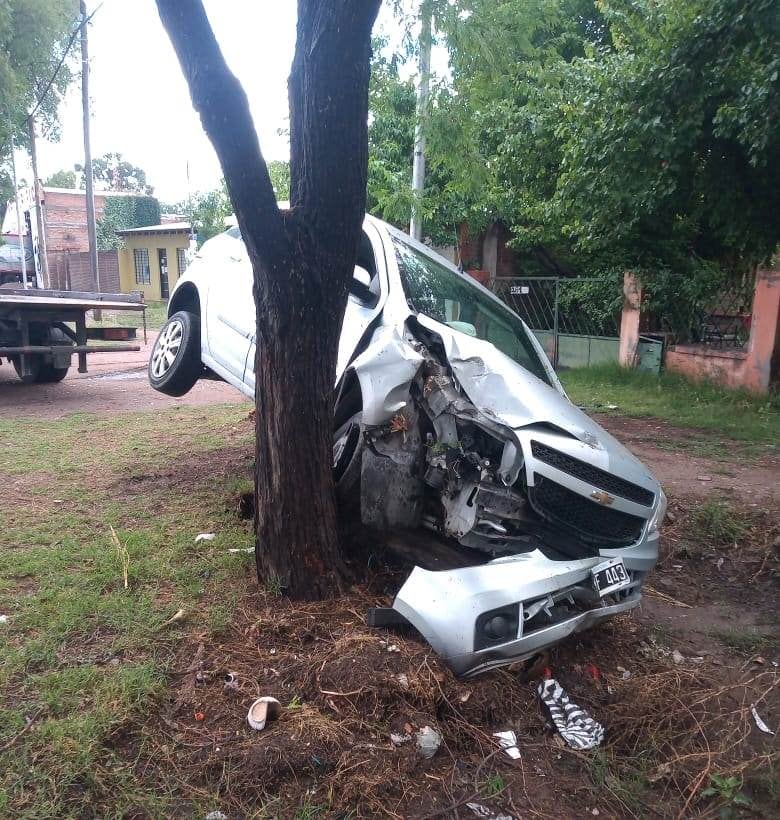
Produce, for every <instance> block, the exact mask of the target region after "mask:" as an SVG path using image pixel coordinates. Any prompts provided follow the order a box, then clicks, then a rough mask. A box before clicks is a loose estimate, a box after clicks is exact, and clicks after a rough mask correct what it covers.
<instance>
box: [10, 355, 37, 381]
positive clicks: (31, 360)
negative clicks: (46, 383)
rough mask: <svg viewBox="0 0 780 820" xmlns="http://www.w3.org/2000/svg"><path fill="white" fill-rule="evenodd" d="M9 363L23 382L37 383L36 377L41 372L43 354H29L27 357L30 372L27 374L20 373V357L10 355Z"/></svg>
mask: <svg viewBox="0 0 780 820" xmlns="http://www.w3.org/2000/svg"><path fill="white" fill-rule="evenodd" d="M11 363H12V364H13V366H14V370H15V371H16V375H17V376H18V377H19V378H20V379H21V380H22V382H24V384H37V383H38V377H39V376H40V373H41V365H42V364H43V356H42V355H41V354H40V353H36V354H35V355H30V356H28V357H27V363H28V364H29V369H30V372H29V373H28V374H27V375H22V357H21V356H11Z"/></svg>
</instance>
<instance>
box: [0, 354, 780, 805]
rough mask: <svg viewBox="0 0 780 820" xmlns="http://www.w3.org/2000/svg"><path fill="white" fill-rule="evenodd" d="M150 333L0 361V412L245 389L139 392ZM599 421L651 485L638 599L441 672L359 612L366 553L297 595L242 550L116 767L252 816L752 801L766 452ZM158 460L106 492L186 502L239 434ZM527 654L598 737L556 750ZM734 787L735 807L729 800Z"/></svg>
mask: <svg viewBox="0 0 780 820" xmlns="http://www.w3.org/2000/svg"><path fill="white" fill-rule="evenodd" d="M151 341H152V339H150V342H151ZM148 351H149V346H147V347H146V348H145V349H144V350H143V351H141V352H140V353H136V354H112V355H110V356H104V357H103V358H98V357H97V356H95V357H94V358H93V360H92V364H91V366H90V371H91V372H90V373H89V374H87V375H79V374H77V373H75V372H72V373H71V374H69V376H68V378H66V379H65V381H64V382H63V383H61V384H59V385H52V386H29V387H25V386H23V385H21V384H20V383H19V382H18V380H17V379H16V377H15V374H14V373H13V370H12V369H11V368H9V367H8V366H3V367H0V413H3V414H4V415H5V416H13V417H18V416H22V415H23V416H27V417H34V418H39V419H41V420H42V422H44V423H45V421H46V420H47V419H54V418H58V417H62V416H64V415H68V414H70V413H76V412H95V413H102V414H111V415H116V414H119V413H122V412H128V411H144V410H157V409H161V408H169V407H177V406H183V405H196V406H204V405H210V404H220V403H225V402H242V401H244V399H243V398H242V397H241V396H240V395H239V394H238V392H237V391H235V390H234V389H233V388H231V387H228V386H227V385H224V384H220V383H216V382H205V383H202V384H200V385H198V386H197V387H196V388H195V389H194V390H193V391H192V392H191V393H190V394H189V395H187V396H186V397H184V398H182V399H169V398H167V397H165V396H162V395H160V394H158V393H156V392H155V391H153V390H152V389H151V388H150V387H149V386H148V383H147V381H146V374H145V361H146V357H147V356H148ZM598 420H599V422H600V423H602V424H603V425H604V426H605V427H606V428H607V429H608V430H609V431H610V432H611V433H612V434H613V435H615V436H616V437H617V438H618V439H619V440H621V441H623V442H624V443H625V444H626V445H627V446H628V447H629V448H630V449H631V450H632V451H633V452H634V453H636V455H637V456H638V457H639V458H641V459H642V460H643V461H644V462H645V463H646V464H647V465H648V467H649V468H650V469H651V470H652V471H653V472H654V473H655V474H656V476H657V477H658V478H659V479H660V481H661V482H662V483H663V485H664V486H665V488H666V490H667V493H668V494H669V495H670V497H671V505H670V513H671V514H670V516H669V518H668V520H667V524H666V526H665V527H664V547H663V555H662V558H661V561H660V562H659V565H658V567H657V568H656V570H655V571H654V573H653V574H652V576H651V577H650V579H649V581H648V585H647V587H646V590H645V592H646V594H645V596H644V600H643V604H642V607H641V610H640V611H638V612H635V613H633V614H631V615H628V616H623V617H620V618H617V619H615V620H614V621H611V622H608V623H606V624H604V625H603V626H602V627H600V628H598V629H595V630H592V631H590V632H587V633H584V634H582V635H579V636H575V637H573V638H571V639H570V640H567V641H566V642H564V643H563V644H562V645H561V646H559V647H556V648H555V649H554V650H553V651H552V652H551V653H550V655H549V656H548V657H545V658H543V659H542V666H540V667H537V668H536V669H534V670H532V673H531V674H530V675H529V674H528V670H522V669H514V670H513V669H509V670H500V671H497V672H492V673H489V674H486V675H483V676H480V677H479V678H476V679H474V680H473V681H458V680H456V679H455V678H454V677H453V676H452V675H451V674H450V673H449V671H448V670H447V669H446V668H445V667H444V665H443V664H442V663H441V662H440V661H439V660H438V658H436V656H435V655H434V654H433V653H432V652H431V650H430V648H429V647H427V646H426V645H425V644H424V643H423V642H421V641H419V640H418V639H416V638H415V637H414V636H413V635H408V634H403V633H397V632H393V631H385V630H375V629H370V628H369V627H368V626H367V625H366V622H365V612H366V609H367V608H368V607H369V606H372V605H376V604H385V605H386V604H387V603H389V601H390V600H391V598H392V593H393V590H394V589H397V585H398V576H397V574H393V573H392V572H389V573H387V574H383V573H382V572H377V573H375V574H374V576H373V577H372V578H371V580H370V582H369V583H368V584H364V585H361V586H360V587H356V588H354V589H352V590H351V591H349V594H347V595H345V596H343V597H342V598H340V599H339V600H338V601H337V602H332V601H331V602H327V603H324V604H311V605H303V606H301V605H297V604H291V603H290V602H288V601H286V600H284V599H283V598H280V597H278V596H277V595H275V594H274V593H273V591H272V590H266V589H263V588H260V587H258V585H257V582H256V578H255V575H254V571H253V568H252V567H251V563H250V564H248V565H247V568H246V574H245V577H240V578H235V579H231V580H230V581H229V582H227V583H226V585H225V588H224V589H223V590H222V594H225V595H232V596H233V597H234V598H235V599H236V600H237V609H236V611H235V614H234V615H233V616H232V618H231V620H230V622H229V623H228V624H227V625H226V627H225V629H224V631H223V632H221V633H220V634H219V635H218V636H217V637H216V638H214V639H208V640H207V639H205V638H204V637H203V633H202V630H200V629H199V628H198V625H197V624H198V621H199V619H198V618H196V617H195V615H194V613H193V614H192V615H191V616H190V617H191V622H192V623H193V628H192V630H191V632H190V633H189V634H188V636H187V637H186V638H185V639H184V640H182V641H181V644H180V647H179V650H178V653H177V657H176V662H175V664H174V669H175V671H174V672H172V674H171V676H170V677H171V680H170V689H169V690H168V694H167V695H166V697H165V698H163V699H161V701H160V702H159V703H158V704H157V706H156V708H155V709H152V710H151V711H150V712H149V714H148V716H146V719H145V721H144V723H143V725H142V726H137V725H129V726H127V727H126V729H125V730H124V731H123V732H121V733H119V734H117V736H116V737H115V738H114V739H113V740H112V743H113V744H114V746H115V749H116V751H117V753H118V754H119V755H120V757H121V758H122V759H123V760H124V761H125V765H126V766H127V767H128V770H132V771H133V772H134V775H133V776H137V777H139V778H140V779H141V780H142V781H143V783H144V784H145V788H149V789H150V790H153V791H156V792H159V793H170V794H171V795H173V796H175V800H176V801H177V804H178V806H179V810H178V811H177V812H176V816H191V812H190V811H189V810H188V807H190V806H191V805H192V801H197V800H198V799H201V798H202V796H203V794H204V793H208V794H213V795H217V796H218V802H217V803H216V806H218V807H219V808H220V810H222V811H223V812H225V813H226V815H227V816H229V817H231V818H233V817H247V816H258V815H257V814H256V809H258V807H259V806H260V804H261V803H264V804H265V805H266V806H268V807H269V809H268V811H269V812H270V813H267V814H264V815H262V816H269V817H273V816H278V817H284V818H286V817H293V818H296V820H297V819H298V818H301V820H303V819H304V818H315V817H353V816H360V817H379V816H384V817H393V818H406V817H410V818H411V817H430V818H433V817H460V818H470V817H482V818H493V820H497V818H518V820H519V818H521V817H522V818H525V817H540V818H575V817H599V816H600V817H602V818H603V817H610V818H612V817H615V818H618V817H646V816H657V817H669V816H677V817H692V816H701V817H715V816H717V815H718V813H719V812H720V815H721V816H723V817H740V816H753V817H758V816H770V815H771V813H772V810H771V805H772V804H773V803H772V801H773V800H776V798H777V780H776V774H775V775H773V774H772V772H773V769H772V766H776V765H777V759H778V748H777V736H778V735H775V736H773V737H770V736H768V735H765V734H762V733H761V732H760V731H759V730H758V729H757V728H756V725H755V723H754V720H753V717H752V714H751V712H750V708H749V707H750V704H751V703H756V704H757V706H758V708H759V711H760V713H761V715H762V717H763V719H764V720H765V721H766V722H767V723H768V724H769V725H770V726H771V728H773V729H775V730H777V729H778V726H780V722H779V721H780V698H778V688H780V687H779V684H780V680H779V678H780V676H779V675H778V671H777V663H778V662H780V646H779V645H778V640H777V621H778V615H780V608H779V606H780V601H779V598H778V595H777V578H778V566H779V565H778V555H777V545H778V533H779V532H780V529H779V528H778V517H777V511H778V493H779V492H780V486H779V485H780V482H779V481H778V478H779V477H780V461H778V458H777V456H776V455H765V454H763V453H761V452H759V453H755V452H753V453H751V454H750V455H749V456H747V455H745V454H744V453H743V450H742V448H741V445H736V444H735V443H734V442H730V441H721V440H719V439H718V438H717V437H715V436H712V435H711V434H704V433H701V432H697V431H691V430H683V429H679V428H675V427H674V426H673V425H670V424H666V423H662V422H660V421H657V420H641V419H629V418H625V417H616V416H600V417H598ZM242 424H244V425H250V424H251V422H249V420H248V419H245V420H244V421H243V422H242ZM166 459H167V456H166V455H165V453H164V452H163V454H162V457H161V460H160V463H157V462H155V463H154V469H153V470H152V471H151V472H150V474H149V475H148V476H147V475H140V474H135V473H126V474H123V475H122V478H121V481H122V482H125V483H124V484H123V485H117V486H116V488H115V489H116V491H117V493H120V494H122V493H123V494H124V497H126V498H130V497H131V496H132V494H133V493H138V492H139V491H140V489H139V488H140V487H141V486H143V487H144V488H145V489H144V491H145V492H150V488H149V487H146V486H145V485H146V483H149V482H152V483H154V482H156V483H158V484H159V487H158V490H159V492H160V493H161V494H164V496H165V497H166V498H171V499H177V498H181V500H182V503H184V500H185V499H187V498H188V497H189V496H190V494H191V493H192V491H193V488H196V487H198V486H199V485H200V484H203V483H208V484H209V486H213V482H214V475H215V474H216V473H219V474H225V475H230V476H231V477H239V478H245V479H246V478H248V477H249V464H250V461H251V452H250V451H249V449H248V447H239V446H236V447H235V448H233V449H229V448H225V449H224V450H221V451H220V452H219V453H215V452H213V451H212V452H209V453H208V454H205V455H204V454H203V453H200V454H199V453H197V452H196V453H193V454H192V458H191V459H185V460H182V459H180V458H177V459H176V460H174V461H171V462H170V463H168V462H167V460H166ZM19 483H20V484H23V483H24V479H20V480H19ZM228 501H229V500H228V499H225V503H226V506H227V503H228ZM234 501H235V499H232V501H231V502H230V503H233V502H234ZM721 503H723V504H724V505H726V504H727V505H730V506H727V507H726V506H724V509H726V510H738V511H739V527H738V528H736V529H734V528H733V527H732V526H731V525H732V523H733V522H730V521H721V522H720V523H718V527H717V528H716V527H714V526H713V524H712V520H713V519H712V515H713V511H712V507H711V505H712V504H715V505H718V504H721ZM708 505H710V506H708ZM718 509H719V508H717V507H716V509H715V512H716V513H717V510H718ZM702 511H705V512H707V515H703V514H702ZM708 516H709V517H708ZM246 526H247V527H249V526H250V525H249V523H248V522H247V523H246ZM708 527H709V529H708ZM203 606H204V610H203V612H202V613H200V614H201V615H202V616H203V618H202V620H203V621H205V620H206V618H207V612H206V607H207V606H209V604H208V602H206V603H204V604H203ZM391 647H392V648H391ZM675 653H677V654H676V655H675ZM544 664H549V666H550V667H551V669H552V671H553V672H554V674H555V675H556V677H558V678H559V680H560V681H561V683H562V684H563V685H564V686H566V687H567V689H568V690H569V691H570V692H571V693H572V696H573V697H574V699H575V700H576V701H577V702H578V703H579V704H580V705H582V706H584V707H585V708H586V709H588V710H589V711H590V712H592V713H593V715H594V716H595V717H596V718H597V719H598V720H600V721H601V722H602V723H603V724H604V726H605V729H606V732H607V740H606V742H605V744H604V747H603V748H602V749H600V750H598V751H597V752H594V753H590V754H583V753H580V752H576V751H574V750H572V749H569V748H568V747H566V746H564V745H563V743H562V741H561V740H560V738H559V737H558V736H557V735H556V734H555V733H554V732H553V731H551V727H550V725H549V717H548V715H547V714H546V713H545V711H544V709H543V708H541V707H540V705H539V703H538V700H537V698H536V695H535V685H536V684H535V682H534V680H535V679H538V675H539V674H540V672H541V670H542V667H543V665H544ZM227 675H231V676H232V677H230V678H228V679H227V680H228V681H230V684H229V685H226V676H227ZM529 678H530V679H529ZM259 694H273V695H274V696H276V697H278V699H279V700H280V701H281V702H282V705H283V710H282V714H281V717H280V719H279V720H278V722H276V723H274V724H272V725H270V726H269V728H268V729H267V730H266V731H265V732H264V733H263V734H262V735H259V736H258V735H256V734H253V733H252V732H251V731H249V730H248V728H247V725H246V712H247V709H248V706H249V704H250V703H251V702H252V700H253V699H254V698H255V697H256V696H257V695H259ZM424 726H433V727H435V728H436V730H437V731H440V732H441V734H442V738H443V741H442V746H441V749H440V751H439V752H438V753H437V754H436V756H435V757H434V758H433V759H432V760H424V759H422V758H421V756H420V754H419V753H418V752H417V751H416V748H415V739H414V738H415V736H416V732H417V731H418V730H419V729H421V728H422V727H424ZM506 729H511V730H513V731H515V732H516V733H517V737H518V741H519V746H520V749H521V758H520V759H519V760H518V761H514V762H513V761H511V760H509V759H508V758H506V757H505V756H504V755H503V753H502V752H501V751H500V749H498V748H497V747H496V742H495V739H494V738H493V737H492V733H493V732H495V731H498V730H506ZM391 733H393V734H394V735H395V737H396V741H397V742H393V741H391V740H390V734H391ZM713 777H714V778H720V780H717V779H716V780H713ZM730 778H733V779H734V780H733V783H732V780H730ZM713 783H714V784H715V786H713V785H712V784H713ZM729 783H732V786H729ZM718 784H720V785H718ZM734 784H736V785H734ZM767 784H768V785H767ZM712 788H715V794H714V795H709V796H707V794H708V789H712ZM204 790H205V791H204ZM743 792H744V794H745V795H746V797H747V799H749V800H751V801H752V806H751V807H749V808H745V807H741V806H740V805H739V804H737V803H735V802H734V794H736V793H739V794H742V793H743ZM356 807H357V812H355V811H354V810H355V808H356ZM724 812H725V813H724ZM130 816H138V817H141V816H146V815H145V814H143V813H138V814H137V815H130Z"/></svg>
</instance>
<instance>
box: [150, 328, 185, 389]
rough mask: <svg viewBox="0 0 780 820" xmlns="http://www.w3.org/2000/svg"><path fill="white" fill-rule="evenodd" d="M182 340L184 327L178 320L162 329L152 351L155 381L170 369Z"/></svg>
mask: <svg viewBox="0 0 780 820" xmlns="http://www.w3.org/2000/svg"><path fill="white" fill-rule="evenodd" d="M183 338H184V325H183V324H182V323H181V322H180V321H179V320H178V319H175V320H174V321H172V322H169V323H168V324H167V325H166V326H165V327H164V328H163V330H162V332H161V333H160V335H159V336H158V337H157V341H156V342H155V345H154V350H153V351H152V375H153V376H154V377H155V379H161V378H162V377H163V376H164V375H165V374H166V373H167V372H168V371H169V370H170V369H171V365H172V364H173V363H174V361H176V356H177V355H178V353H179V350H180V349H181V344H182V340H183Z"/></svg>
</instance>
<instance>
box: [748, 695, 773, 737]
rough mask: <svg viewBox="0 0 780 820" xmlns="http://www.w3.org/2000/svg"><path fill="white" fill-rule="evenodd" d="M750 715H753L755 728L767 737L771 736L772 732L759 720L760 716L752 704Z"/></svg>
mask: <svg viewBox="0 0 780 820" xmlns="http://www.w3.org/2000/svg"><path fill="white" fill-rule="evenodd" d="M750 714H752V715H753V720H755V722H756V726H758V728H759V729H760V730H761V731H762V732H764V734H767V735H773V734H774V732H773V731H772V730H771V729H770V728H769V727H768V726H767V725H766V723H764V721H763V720H761V716H760V715H759V714H758V712H757V711H756V705H755V704H754V703H751V704H750Z"/></svg>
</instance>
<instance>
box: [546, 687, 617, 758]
mask: <svg viewBox="0 0 780 820" xmlns="http://www.w3.org/2000/svg"><path fill="white" fill-rule="evenodd" d="M537 691H538V693H539V697H540V698H541V699H542V702H543V703H544V705H545V706H546V707H547V708H548V709H549V710H550V717H551V718H552V721H553V723H554V724H555V728H556V729H557V730H558V732H559V733H560V735H561V737H562V738H563V739H564V740H565V741H566V742H567V743H568V744H569V746H571V747H572V749H593V748H595V747H596V746H598V745H599V744H600V743H601V742H602V741H603V740H604V727H603V726H602V725H601V724H600V723H598V722H597V721H595V720H593V718H592V717H591V716H590V715H589V714H588V713H587V712H586V711H585V710H584V709H581V708H580V707H579V706H577V704H576V703H572V702H571V701H570V700H569V696H568V695H567V694H566V690H565V689H564V688H563V687H562V686H561V685H560V684H559V683H558V681H557V680H555V678H548V679H547V680H544V681H542V682H541V683H540V684H539V688H538V689H537Z"/></svg>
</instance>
